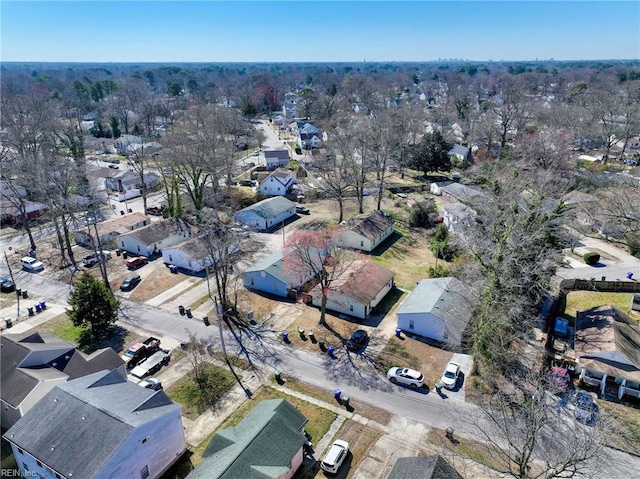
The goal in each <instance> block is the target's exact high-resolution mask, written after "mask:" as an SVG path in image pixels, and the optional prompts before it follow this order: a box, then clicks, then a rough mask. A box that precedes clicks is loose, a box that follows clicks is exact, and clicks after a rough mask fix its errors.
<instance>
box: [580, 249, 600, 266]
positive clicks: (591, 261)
mask: <svg viewBox="0 0 640 479" xmlns="http://www.w3.org/2000/svg"><path fill="white" fill-rule="evenodd" d="M582 259H583V260H584V262H585V263H587V264H588V265H589V266H593V265H595V264H598V261H600V255H599V254H598V253H593V252H591V251H589V252H587V253H585V254H584V255H582Z"/></svg>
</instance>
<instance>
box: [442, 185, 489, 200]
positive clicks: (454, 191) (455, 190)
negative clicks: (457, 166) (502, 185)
mask: <svg viewBox="0 0 640 479" xmlns="http://www.w3.org/2000/svg"><path fill="white" fill-rule="evenodd" d="M440 190H442V191H444V192H446V193H448V194H450V195H451V196H453V197H454V198H458V199H462V200H470V199H472V198H474V197H476V196H485V195H486V193H484V192H483V191H481V190H479V189H477V188H472V187H470V186H467V185H462V184H460V183H451V184H449V185H446V186H443V187H441V188H440Z"/></svg>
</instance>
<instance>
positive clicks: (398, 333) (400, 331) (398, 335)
mask: <svg viewBox="0 0 640 479" xmlns="http://www.w3.org/2000/svg"><path fill="white" fill-rule="evenodd" d="M401 333H402V329H400V328H396V337H397V338H399V337H400V334H401Z"/></svg>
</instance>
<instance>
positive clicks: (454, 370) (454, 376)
mask: <svg viewBox="0 0 640 479" xmlns="http://www.w3.org/2000/svg"><path fill="white" fill-rule="evenodd" d="M458 376H460V365H459V364H458V363H454V362H450V363H449V364H447V367H446V368H444V373H442V378H440V382H441V383H442V385H443V386H444V387H445V388H447V389H455V387H456V384H457V383H458Z"/></svg>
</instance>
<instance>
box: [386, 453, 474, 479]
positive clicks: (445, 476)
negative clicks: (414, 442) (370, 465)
mask: <svg viewBox="0 0 640 479" xmlns="http://www.w3.org/2000/svg"><path fill="white" fill-rule="evenodd" d="M410 477H412V478H418V477H419V478H420V479H462V476H461V475H460V474H458V471H456V469H455V468H454V467H453V466H452V465H450V464H449V463H448V462H447V461H445V460H444V459H443V458H442V456H439V455H434V456H423V457H399V458H397V459H396V462H395V463H394V464H393V467H392V468H391V471H389V474H388V475H387V477H386V479H407V478H410Z"/></svg>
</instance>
